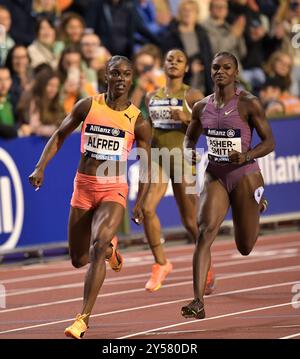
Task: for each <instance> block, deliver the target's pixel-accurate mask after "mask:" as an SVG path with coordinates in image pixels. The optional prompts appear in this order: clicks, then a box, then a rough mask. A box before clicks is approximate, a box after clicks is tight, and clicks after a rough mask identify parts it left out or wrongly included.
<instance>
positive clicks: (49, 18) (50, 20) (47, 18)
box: [35, 14, 56, 36]
mask: <svg viewBox="0 0 300 359" xmlns="http://www.w3.org/2000/svg"><path fill="white" fill-rule="evenodd" d="M43 22H47V23H48V25H50V27H51V28H52V29H53V30H54V31H55V35H56V27H55V24H54V20H53V17H52V16H51V15H49V14H43V15H39V16H38V17H37V20H36V24H35V36H38V35H39V32H40V29H41V27H42V24H43Z"/></svg>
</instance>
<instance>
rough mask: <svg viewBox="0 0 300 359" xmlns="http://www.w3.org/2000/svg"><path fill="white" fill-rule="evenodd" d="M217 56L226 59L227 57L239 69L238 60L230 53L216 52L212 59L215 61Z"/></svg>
mask: <svg viewBox="0 0 300 359" xmlns="http://www.w3.org/2000/svg"><path fill="white" fill-rule="evenodd" d="M219 56H226V57H229V58H230V59H231V60H232V62H233V63H234V64H235V67H236V68H237V69H238V68H239V63H238V60H237V58H236V57H235V56H234V55H233V54H232V53H231V52H228V51H220V52H217V53H216V54H215V56H214V58H213V60H214V59H216V58H217V57H219Z"/></svg>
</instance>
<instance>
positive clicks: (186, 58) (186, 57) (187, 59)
mask: <svg viewBox="0 0 300 359" xmlns="http://www.w3.org/2000/svg"><path fill="white" fill-rule="evenodd" d="M171 51H180V52H181V53H182V54H183V55H184V57H185V60H186V63H187V64H188V62H189V58H188V55H187V54H186V53H185V52H184V50H182V49H180V48H179V47H175V48H174V49H170V50H168V51H167V52H166V54H165V57H164V61H166V58H167V56H168V53H169V52H171Z"/></svg>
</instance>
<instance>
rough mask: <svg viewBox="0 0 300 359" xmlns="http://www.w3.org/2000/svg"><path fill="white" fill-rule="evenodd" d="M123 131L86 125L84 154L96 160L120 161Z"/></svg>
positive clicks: (123, 138) (123, 141)
mask: <svg viewBox="0 0 300 359" xmlns="http://www.w3.org/2000/svg"><path fill="white" fill-rule="evenodd" d="M124 145H125V131H122V130H120V129H117V128H112V127H106V126H99V125H91V124H88V125H87V126H86V128H85V131H84V154H85V156H88V157H91V158H95V159H96V160H113V161H118V160H121V156H122V151H123V148H124Z"/></svg>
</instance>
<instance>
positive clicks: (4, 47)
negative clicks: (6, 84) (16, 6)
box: [0, 5, 15, 65]
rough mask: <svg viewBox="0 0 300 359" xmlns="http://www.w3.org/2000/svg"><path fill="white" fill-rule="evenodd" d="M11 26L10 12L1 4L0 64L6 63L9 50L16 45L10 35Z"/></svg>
mask: <svg viewBox="0 0 300 359" xmlns="http://www.w3.org/2000/svg"><path fill="white" fill-rule="evenodd" d="M10 27H11V16H10V12H9V11H8V9H7V8H6V7H5V6H2V5H0V65H4V64H5V61H6V57H7V53H8V51H9V50H10V49H11V48H12V47H13V46H14V45H15V42H14V40H13V39H12V38H11V36H10V35H9V32H10Z"/></svg>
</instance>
